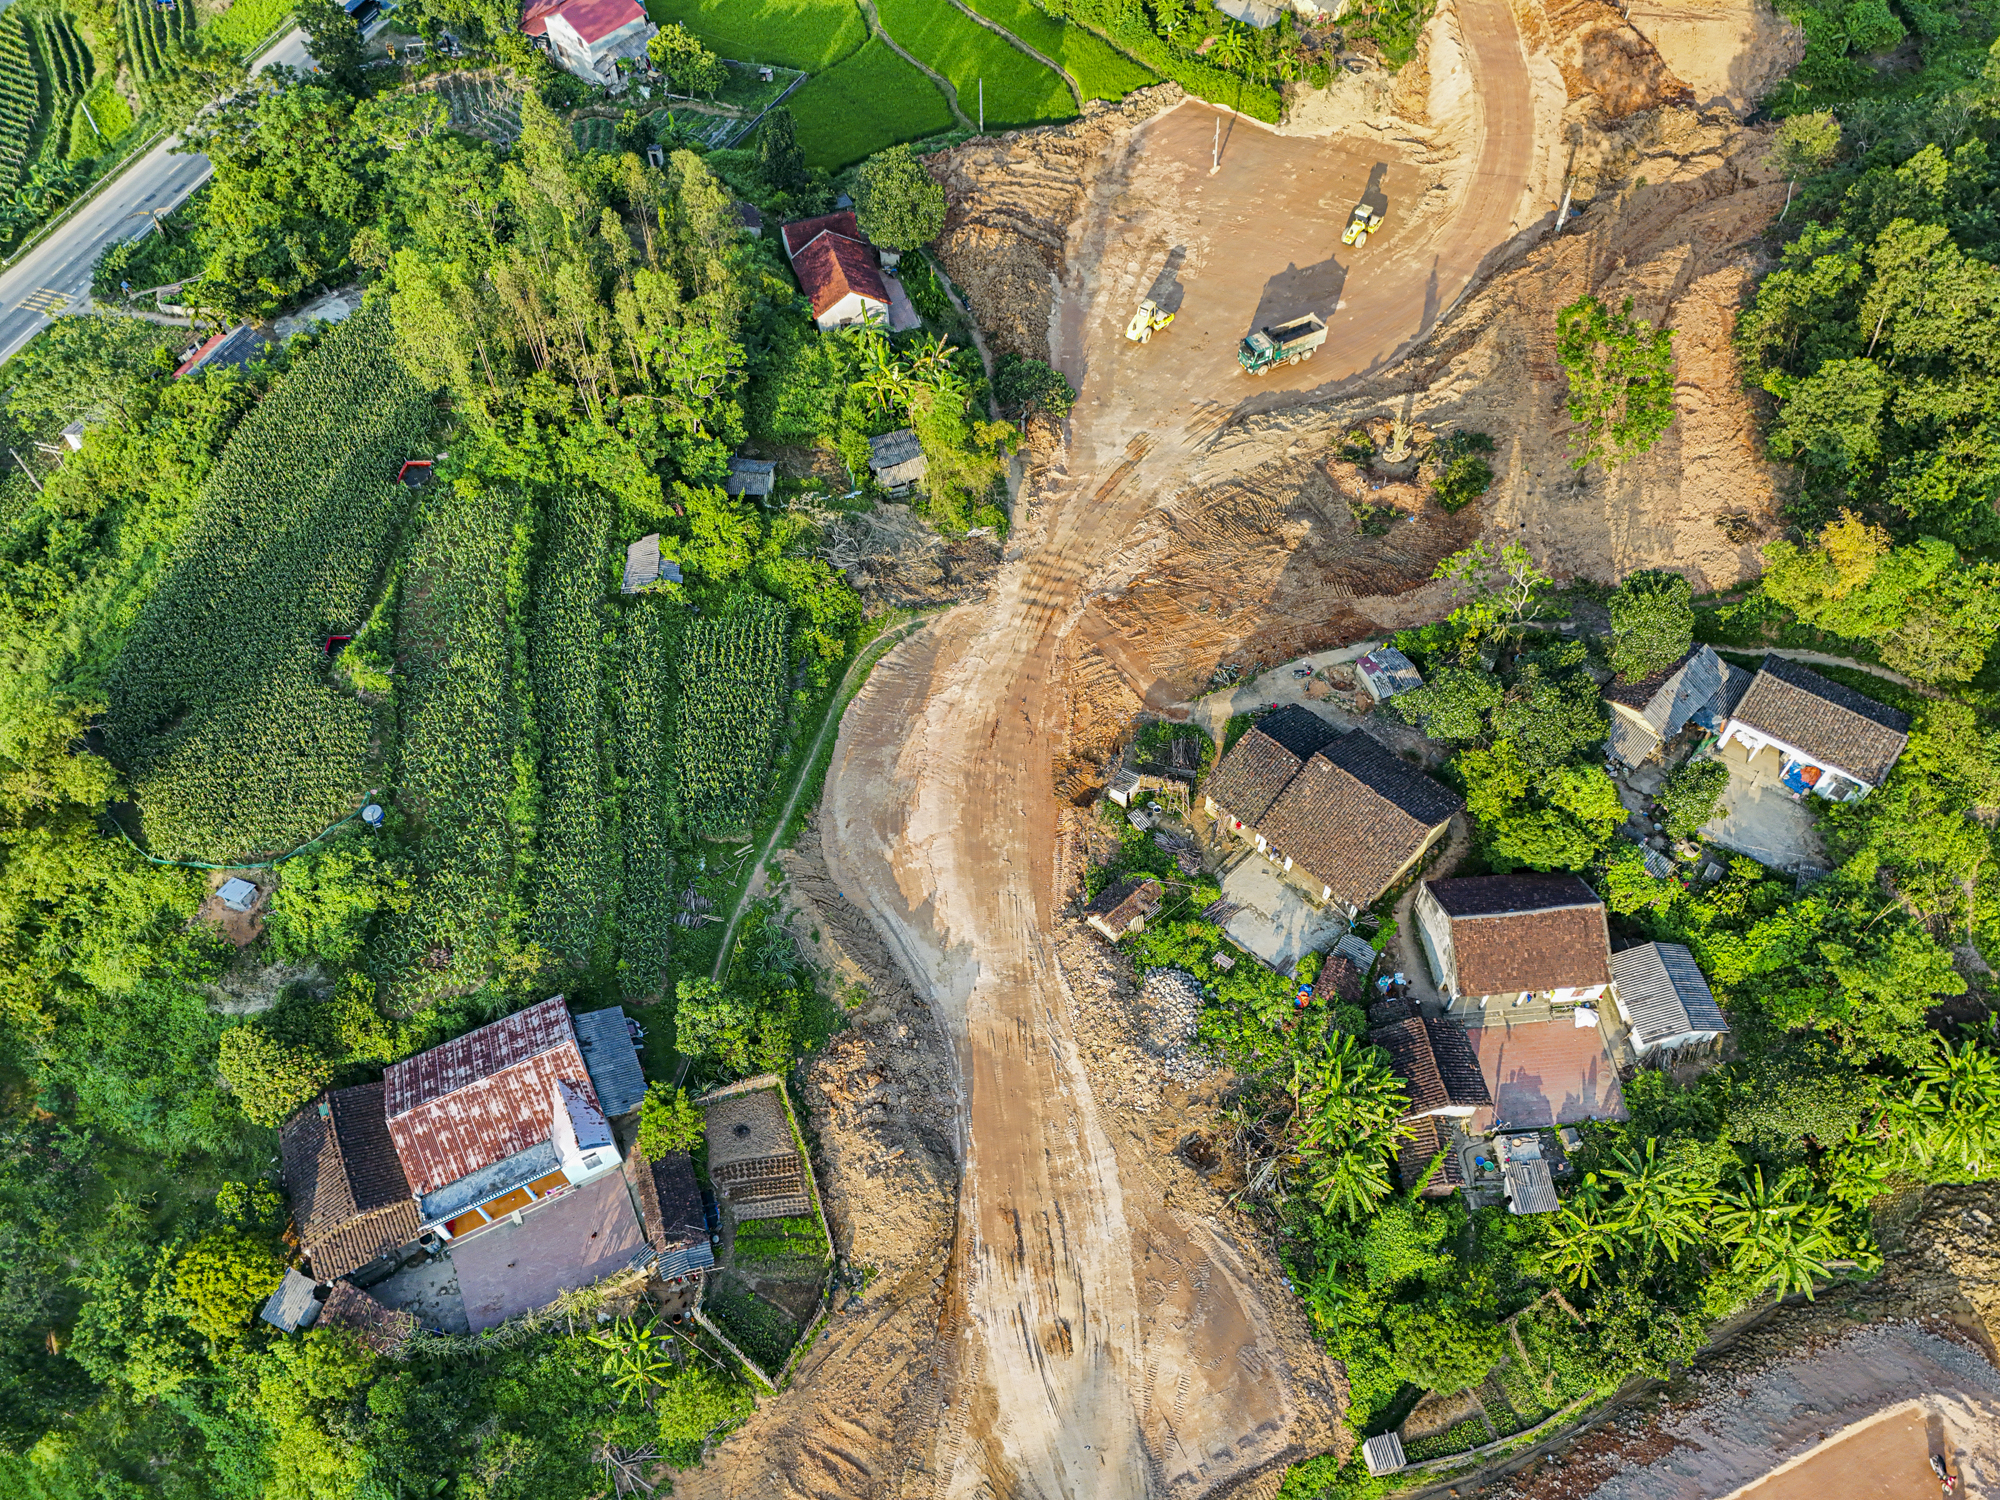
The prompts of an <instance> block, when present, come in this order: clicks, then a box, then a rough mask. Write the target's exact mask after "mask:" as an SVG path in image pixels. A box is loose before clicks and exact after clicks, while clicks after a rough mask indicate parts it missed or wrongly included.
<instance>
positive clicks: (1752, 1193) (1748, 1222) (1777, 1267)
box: [1715, 1167, 1843, 1299]
mask: <svg viewBox="0 0 2000 1500" xmlns="http://www.w3.org/2000/svg"><path fill="white" fill-rule="evenodd" d="M1715 1230H1716V1237H1717V1238H1718V1239H1720V1240H1721V1241H1722V1243H1723V1244H1725V1245H1728V1246H1730V1247H1731V1249H1732V1251H1733V1256H1732V1260H1733V1264H1734V1268H1735V1269H1736V1270H1737V1271H1738V1272H1739V1273H1742V1274H1744V1275H1746V1276H1748V1277H1750V1278H1751V1279H1752V1280H1754V1281H1755V1282H1756V1283H1757V1284H1758V1285H1759V1286H1760V1287H1771V1288H1773V1289H1775V1291H1776V1293H1777V1295H1778V1296H1779V1297H1785V1296H1788V1295H1790V1294H1791V1293H1793V1292H1804V1293H1805V1294H1806V1296H1807V1298H1808V1299H1810V1298H1811V1297H1812V1294H1813V1282H1814V1281H1815V1280H1816V1279H1824V1278H1825V1277H1826V1275H1827V1268H1826V1262H1827V1261H1828V1260H1830V1259H1832V1258H1834V1257H1835V1256H1836V1255H1838V1254H1839V1253H1840V1251H1841V1249H1842V1248H1843V1247H1842V1242H1841V1236H1840V1234H1839V1231H1838V1227H1837V1224H1836V1217H1835V1213H1834V1210H1833V1208H1832V1206H1831V1205H1830V1204H1828V1203H1826V1202H1825V1201H1824V1200H1816V1199H1815V1197H1814V1194H1813V1190H1812V1179H1811V1177H1809V1176H1808V1175H1807V1174H1806V1173H1805V1172H1803V1171H1801V1170H1799V1169H1798V1168H1796V1167H1795V1168H1793V1169H1792V1170H1791V1171H1788V1172H1786V1173H1784V1174H1783V1175H1782V1176H1780V1177H1779V1178H1778V1180H1777V1183H1776V1184H1775V1185H1770V1186H1767V1185H1766V1184H1765V1182H1764V1169H1763V1168H1762V1167H1758V1168H1757V1169H1756V1170H1755V1172H1754V1173H1753V1174H1752V1175H1750V1176H1748V1177H1739V1178H1738V1179H1737V1182H1736V1188H1735V1190H1734V1191H1731V1192H1725V1193H1723V1194H1722V1195H1721V1198H1720V1199H1719V1201H1718V1207H1717V1210H1716V1213H1715Z"/></svg>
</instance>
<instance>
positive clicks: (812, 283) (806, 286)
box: [779, 211, 889, 328]
mask: <svg viewBox="0 0 2000 1500" xmlns="http://www.w3.org/2000/svg"><path fill="white" fill-rule="evenodd" d="M779 235H780V238H781V239H782V240H783V241H784V246H785V257H786V259H788V260H790V261H791V263H792V274H793V275H795V276H797V277H798V278H799V289H800V290H801V291H803V292H804V293H805V294H806V296H807V298H809V299H810V300H811V302H812V309H813V321H814V322H815V323H817V324H818V325H819V326H820V327H821V328H849V327H853V326H855V325H857V324H864V323H881V322H885V321H886V320H887V319H888V316H889V286H888V283H887V282H885V281H884V280H883V279H882V263H881V259H880V257H879V256H877V254H876V253H875V247H874V246H873V245H871V244H869V243H868V238H867V236H866V235H864V234H862V232H861V226H860V224H859V223H858V222H857V221H856V219H855V217H854V214H853V213H852V211H843V212H840V213H831V214H821V215H820V216H819V217H818V218H816V219H799V220H795V221H794V222H792V223H790V224H787V225H785V227H784V228H783V229H782V230H780V231H779Z"/></svg>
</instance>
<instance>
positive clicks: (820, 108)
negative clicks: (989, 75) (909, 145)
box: [788, 40, 953, 170]
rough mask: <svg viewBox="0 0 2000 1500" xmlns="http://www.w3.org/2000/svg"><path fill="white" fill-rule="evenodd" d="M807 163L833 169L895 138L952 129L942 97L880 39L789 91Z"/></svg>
mask: <svg viewBox="0 0 2000 1500" xmlns="http://www.w3.org/2000/svg"><path fill="white" fill-rule="evenodd" d="M788 107H789V108H790V109H791V111H792V115H793V117H794V118H795V119H796V120H797V121H798V129H799V144H800V145H801V146H802V147H804V148H805V153H806V164H807V165H808V166H814V167H826V168H828V169H830V170H837V169H839V168H841V167H844V166H847V165H848V164H850V163H852V162H857V161H859V160H861V158H862V157H864V156H868V155H871V154H872V153H874V152H877V151H880V150H881V149H882V148H883V147H885V146H893V145H895V144H896V142H898V141H914V140H921V139H922V138H923V137H925V136H927V135H938V134H940V133H942V132H943V131H947V130H949V129H951V127H952V123H953V121H952V118H951V110H950V109H948V108H947V107H946V105H945V102H944V95H943V94H941V93H939V92H938V91H937V87H936V85H934V84H933V83H932V82H931V81H930V80H929V79H928V78H926V77H924V75H923V74H922V73H919V72H918V71H917V70H916V69H915V68H913V67H911V66H910V65H909V64H908V63H906V62H904V61H903V60H902V58H900V57H898V56H896V54H895V53H893V52H891V51H890V50H889V49H888V48H887V47H886V46H884V45H883V44H882V43H881V42H879V41H874V40H871V41H870V42H869V43H868V45H867V46H865V47H863V48H862V49H861V50H860V51H859V52H857V53H855V54H854V55H853V56H852V57H850V58H848V59H847V60H846V61H845V62H842V63H840V64H839V65H837V66H836V67H833V68H831V69H829V70H828V71H827V72H824V73H821V74H818V75H817V76H816V77H814V78H812V79H811V80H809V81H808V82H807V83H806V85H805V87H804V88H802V89H800V90H799V91H798V92H797V93H796V94H794V95H792V97H791V100H790V101H789V105H788Z"/></svg>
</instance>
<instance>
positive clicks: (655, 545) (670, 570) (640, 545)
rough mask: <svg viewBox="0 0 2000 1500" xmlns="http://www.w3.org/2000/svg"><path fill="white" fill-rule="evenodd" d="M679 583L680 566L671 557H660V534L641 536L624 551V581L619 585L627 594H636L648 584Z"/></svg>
mask: <svg viewBox="0 0 2000 1500" xmlns="http://www.w3.org/2000/svg"><path fill="white" fill-rule="evenodd" d="M679 582H681V565H680V564H679V563H678V562H676V561H674V559H673V558H671V557H662V556H661V555H660V534H659V533H658V532H657V531H655V532H653V533H652V534H651V535H648V536H642V537H640V538H639V540H638V541H636V542H634V543H633V544H632V545H631V546H629V547H627V548H626V549H625V579H624V583H623V584H622V585H621V588H622V591H623V592H624V593H627V594H636V593H638V592H639V590H641V589H643V588H645V587H646V586H647V585H648V584H654V583H679Z"/></svg>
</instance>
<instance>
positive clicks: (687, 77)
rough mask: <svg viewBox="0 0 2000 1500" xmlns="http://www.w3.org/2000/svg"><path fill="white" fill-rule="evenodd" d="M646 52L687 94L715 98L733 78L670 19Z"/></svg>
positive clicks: (669, 81)
mask: <svg viewBox="0 0 2000 1500" xmlns="http://www.w3.org/2000/svg"><path fill="white" fill-rule="evenodd" d="M646 55H647V56H648V57H650V58H652V60H653V63H654V65H655V66H656V67H658V68H659V70H660V71H661V72H662V73H663V74H665V75H666V79H667V84H668V86H669V87H670V88H673V89H676V90H678V91H679V92H680V93H683V94H706V95H708V96H709V97H710V98H713V97H714V96H715V94H716V92H717V90H719V89H721V88H722V86H723V85H724V84H726V83H727V82H728V81H729V68H728V65H727V64H726V63H724V62H723V61H722V59H721V58H719V57H717V56H716V55H715V54H714V53H713V52H711V51H709V50H708V48H706V47H705V46H703V45H702V43H701V40H700V38H698V37H697V36H695V34H694V33H693V32H691V31H689V30H688V29H687V27H685V26H683V25H682V24H681V23H680V22H679V21H669V22H668V23H667V24H666V25H664V26H662V27H661V28H660V29H659V30H658V31H657V32H655V33H654V35H653V37H652V39H651V40H650V41H648V42H647V43H646ZM772 186H773V187H778V186H780V185H779V184H777V183H775V182H774V183H773V184H772Z"/></svg>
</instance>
